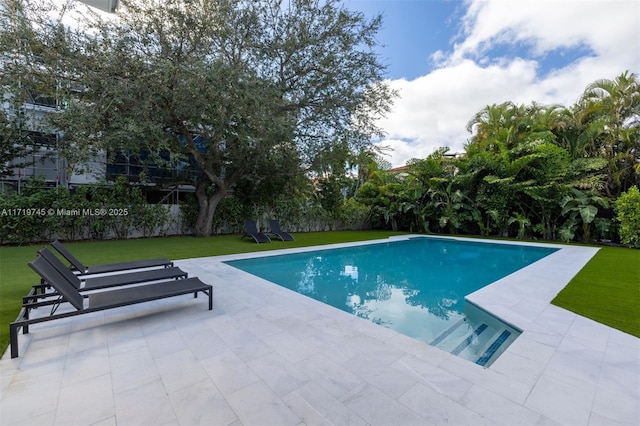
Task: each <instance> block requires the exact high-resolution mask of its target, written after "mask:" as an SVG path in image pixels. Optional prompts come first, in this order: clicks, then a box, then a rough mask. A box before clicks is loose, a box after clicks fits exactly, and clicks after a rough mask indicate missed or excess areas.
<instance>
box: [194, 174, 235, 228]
mask: <svg viewBox="0 0 640 426" xmlns="http://www.w3.org/2000/svg"><path fill="white" fill-rule="evenodd" d="M209 185H210V184H209V182H208V181H201V182H199V183H198V185H197V187H196V199H197V200H198V207H199V209H198V220H197V221H196V226H195V229H194V230H193V233H194V235H195V236H196V237H210V236H211V234H212V233H213V215H214V214H215V212H216V208H217V207H218V203H219V202H220V200H222V198H224V196H225V195H226V194H227V189H226V188H216V191H215V192H214V193H213V194H211V195H209V194H207V188H208V187H209Z"/></svg>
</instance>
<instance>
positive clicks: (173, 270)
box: [23, 247, 189, 301]
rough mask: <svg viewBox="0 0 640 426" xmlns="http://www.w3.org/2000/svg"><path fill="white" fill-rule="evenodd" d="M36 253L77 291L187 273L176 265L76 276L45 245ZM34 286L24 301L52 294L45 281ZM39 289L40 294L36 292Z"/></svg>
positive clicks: (170, 277) (178, 277)
mask: <svg viewBox="0 0 640 426" xmlns="http://www.w3.org/2000/svg"><path fill="white" fill-rule="evenodd" d="M38 254H39V255H40V256H41V257H43V258H44V259H45V260H46V261H47V262H48V263H49V264H50V265H51V266H53V268H54V269H55V270H57V271H58V272H59V273H60V274H61V275H62V276H64V277H65V278H66V279H67V281H69V282H70V283H71V284H72V285H73V286H74V287H75V288H76V289H77V290H78V291H80V292H83V291H90V290H98V289H104V288H110V287H118V286H125V285H131V284H139V283H144V282H150V281H160V280H169V279H183V278H187V277H188V276H189V274H187V273H186V272H185V271H183V270H182V269H180V268H177V267H170V268H162V269H147V270H143V271H137V272H127V273H122V274H115V275H107V276H100V277H93V278H84V277H82V276H80V277H78V276H77V275H75V274H74V273H73V272H71V270H70V269H69V268H67V267H66V266H65V265H64V263H62V261H61V260H60V259H58V258H57V257H56V255H54V254H53V253H52V252H51V251H50V250H49V249H47V248H46V247H45V248H43V249H42V250H40V251H38ZM33 287H34V291H33V292H32V293H30V294H29V295H28V296H26V297H25V298H23V301H25V300H26V299H27V298H32V299H34V300H35V299H41V298H43V297H49V296H52V295H54V294H55V293H54V294H52V293H46V292H45V290H46V288H48V287H50V284H49V283H47V282H44V281H43V282H41V283H40V284H37V285H35V286H33ZM38 290H40V294H38Z"/></svg>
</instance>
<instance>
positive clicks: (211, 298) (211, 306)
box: [207, 289, 213, 311]
mask: <svg viewBox="0 0 640 426" xmlns="http://www.w3.org/2000/svg"><path fill="white" fill-rule="evenodd" d="M207 293H208V295H209V310H210V311H211V310H213V289H209V291H207Z"/></svg>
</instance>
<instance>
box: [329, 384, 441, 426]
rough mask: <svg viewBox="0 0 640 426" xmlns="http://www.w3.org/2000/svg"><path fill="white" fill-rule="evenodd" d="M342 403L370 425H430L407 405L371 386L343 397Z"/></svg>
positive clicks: (364, 386)
mask: <svg viewBox="0 0 640 426" xmlns="http://www.w3.org/2000/svg"><path fill="white" fill-rule="evenodd" d="M340 401H342V403H343V404H344V405H345V406H346V407H347V408H349V409H351V410H352V411H354V412H355V413H356V414H357V415H358V416H359V417H361V418H362V419H364V420H365V421H366V422H367V423H368V424H370V425H372V426H374V425H381V426H382V425H384V426H395V425H397V426H409V425H420V426H425V425H428V424H429V422H428V421H427V420H426V419H425V418H423V417H421V416H419V415H418V414H416V413H415V412H414V411H413V410H412V409H410V408H409V407H407V406H406V405H403V404H400V403H399V402H398V401H396V400H395V399H393V398H391V397H389V396H387V395H385V394H384V393H382V391H380V390H378V389H376V388H374V387H373V386H370V385H363V386H359V387H358V388H357V389H355V390H353V391H351V392H350V393H348V394H346V395H344V396H342V397H341V398H340Z"/></svg>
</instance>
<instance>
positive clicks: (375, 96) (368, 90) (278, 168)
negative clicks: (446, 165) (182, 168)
mask: <svg viewBox="0 0 640 426" xmlns="http://www.w3.org/2000/svg"><path fill="white" fill-rule="evenodd" d="M10 1H14V2H18V3H20V4H21V5H22V6H25V5H26V6H29V9H28V12H29V13H31V14H29V13H27V12H25V14H24V17H25V19H26V20H27V21H30V22H31V23H32V24H31V26H30V27H31V28H33V26H34V25H40V26H42V27H47V28H48V29H49V30H48V31H43V32H37V31H35V32H30V33H29V44H30V46H31V49H30V50H31V52H32V53H33V52H35V49H36V48H37V50H38V52H37V56H38V58H40V60H41V63H42V65H41V66H37V67H34V66H33V65H32V64H29V63H27V62H26V61H25V62H24V63H23V64H22V65H23V67H22V69H18V68H16V71H22V73H23V74H24V75H30V76H39V75H41V74H42V72H41V71H40V68H46V69H47V70H48V71H49V73H50V75H51V76H53V77H54V78H55V79H56V80H57V81H63V82H65V83H67V84H62V85H60V84H59V85H58V86H59V87H58V89H57V90H58V92H57V95H58V96H62V97H64V99H65V108H64V109H62V110H61V111H60V113H59V114H54V115H53V116H52V120H51V123H52V125H53V126H54V127H55V128H57V129H60V130H61V131H62V132H63V133H64V145H63V149H64V154H65V156H66V157H67V158H68V159H69V160H70V161H71V162H72V163H75V162H81V161H82V160H86V159H88V158H90V157H91V156H92V155H95V153H96V152H100V151H103V152H104V151H106V152H108V153H110V154H111V155H118V154H122V153H124V154H127V155H133V156H135V155H138V154H139V153H144V154H145V158H146V159H147V161H149V162H153V163H156V164H158V163H161V162H166V163H168V164H172V165H173V166H174V167H175V165H176V164H180V163H182V164H186V163H189V162H191V163H193V164H195V165H197V173H184V174H183V175H181V176H178V178H181V179H183V181H184V182H186V183H191V184H193V185H194V186H195V187H196V195H197V197H198V202H199V206H200V213H199V217H198V221H197V224H196V230H195V231H196V234H197V235H209V234H210V233H211V223H212V220H213V215H214V213H215V209H216V206H217V204H218V202H219V201H220V199H222V198H223V197H224V196H225V195H226V194H227V193H228V192H229V191H230V190H231V189H232V188H233V187H234V185H235V184H236V183H238V181H239V180H240V179H246V178H250V179H252V180H254V181H256V182H258V181H261V180H266V179H273V178H274V177H276V176H294V175H295V174H298V173H301V172H304V171H307V170H309V169H310V168H312V167H314V166H315V165H316V164H317V163H316V162H317V159H318V158H321V157H322V156H323V155H326V153H327V152H346V153H349V152H355V151H359V150H361V149H364V148H366V147H367V146H369V144H370V143H371V139H372V137H374V136H380V135H381V134H382V131H381V129H380V128H378V127H377V126H376V124H375V120H376V119H377V118H378V117H379V116H380V115H382V114H384V113H385V112H387V111H388V109H389V107H390V104H391V101H392V98H393V96H394V94H393V93H392V91H391V90H390V89H389V88H388V87H387V85H386V84H385V83H384V82H383V72H384V67H383V65H382V64H381V62H380V60H379V58H378V57H377V55H376V54H375V52H374V49H373V48H374V46H375V43H376V40H375V34H376V32H377V31H378V29H379V27H380V24H381V19H380V17H376V18H374V19H373V20H367V19H365V17H364V15H363V14H361V13H357V12H352V11H349V10H347V9H346V8H344V7H343V6H342V5H341V3H340V2H339V1H337V0H326V1H317V0H291V1H287V2H284V1H279V0H263V1H254V0H216V1H209V0H198V1H189V0H163V1H160V0H123V1H122V2H121V3H120V7H119V10H118V14H117V17H116V18H115V19H114V18H101V17H100V16H98V15H92V14H90V15H86V16H84V18H82V19H81V20H80V21H79V22H78V25H77V27H76V28H70V27H68V26H67V25H65V24H64V23H63V21H62V20H58V21H55V20H52V19H51V18H45V17H43V14H42V13H40V14H37V13H36V11H37V10H39V8H38V7H37V6H36V4H35V3H32V2H31V0H10ZM25 10H27V9H25ZM40 10H41V9H40ZM36 17H39V19H40V21H37V24H34V23H33V22H34V21H35V20H36ZM14 18H16V17H14ZM38 46H41V48H40V47H38ZM34 54H35V53H34ZM25 71H27V72H25ZM343 161H346V158H345V159H344V160H343ZM280 189H281V188H280ZM274 190H279V189H278V188H274Z"/></svg>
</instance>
